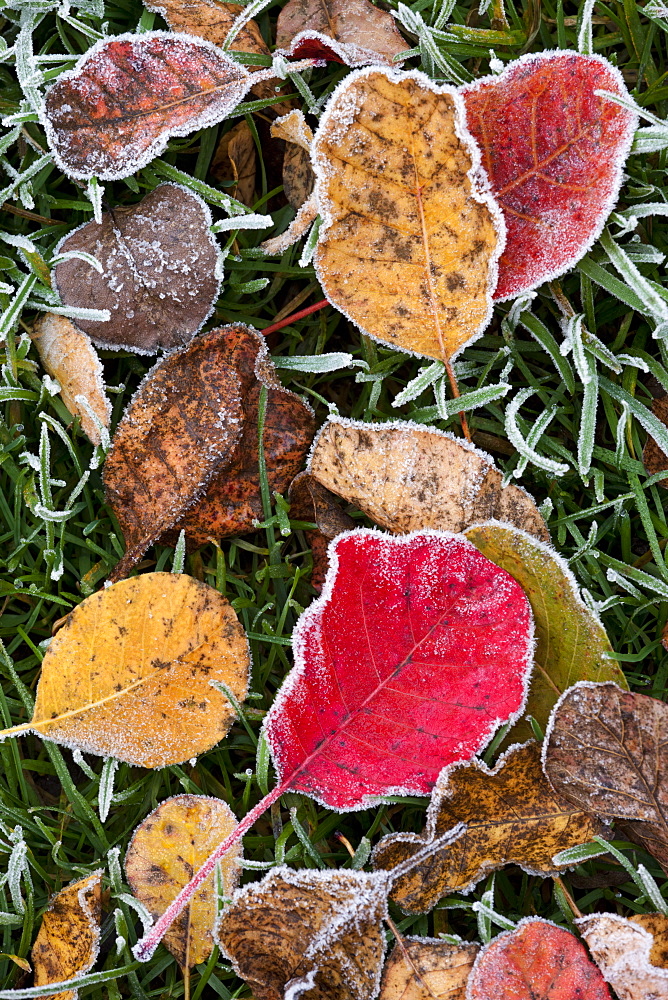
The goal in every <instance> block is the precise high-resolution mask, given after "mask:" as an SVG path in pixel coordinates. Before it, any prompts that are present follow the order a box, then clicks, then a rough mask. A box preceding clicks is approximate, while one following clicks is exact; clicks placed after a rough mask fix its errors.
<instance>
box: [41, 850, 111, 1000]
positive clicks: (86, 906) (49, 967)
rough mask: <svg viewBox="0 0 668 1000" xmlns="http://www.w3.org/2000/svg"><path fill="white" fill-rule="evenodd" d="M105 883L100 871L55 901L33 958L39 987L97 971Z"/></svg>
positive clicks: (66, 995)
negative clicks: (103, 884)
mask: <svg viewBox="0 0 668 1000" xmlns="http://www.w3.org/2000/svg"><path fill="white" fill-rule="evenodd" d="M101 880H102V870H101V869H100V870H99V871H96V872H93V874H92V875H89V876H88V878H84V879H81V881H79V882H74V883H73V884H72V885H68V886H67V887H66V888H65V889H62V890H61V891H60V892H59V893H58V894H57V895H56V896H54V897H53V899H52V900H51V903H50V905H49V908H48V910H47V911H46V913H45V914H44V916H43V918H42V926H41V927H40V929H39V932H38V934H37V937H36V938H35V943H34V945H33V948H32V953H31V956H30V957H31V958H32V964H33V968H34V970H35V986H46V985H47V984H48V983H62V982H65V981H66V980H68V979H74V978H76V977H78V976H82V975H83V974H84V973H85V972H88V970H89V969H91V968H92V967H93V964H94V962H95V959H96V958H97V955H98V952H99V950H100V914H101V909H102V906H101V888H100V884H101ZM77 994H78V991H77V990H64V991H63V992H61V993H50V994H49V995H48V996H47V997H45V998H44V1000H76V997H77Z"/></svg>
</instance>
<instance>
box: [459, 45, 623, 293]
mask: <svg viewBox="0 0 668 1000" xmlns="http://www.w3.org/2000/svg"><path fill="white" fill-rule="evenodd" d="M599 90H605V91H609V92H611V93H613V94H617V95H619V96H623V97H626V99H627V100H630V98H629V94H628V92H627V90H626V86H625V84H624V80H623V78H622V75H621V73H620V72H619V71H618V70H617V69H615V68H614V67H613V66H612V65H611V64H610V63H609V62H607V60H605V59H603V58H601V57H600V56H594V55H581V54H580V53H578V52H558V51H557V52H538V53H532V54H531V55H525V56H522V57H521V58H520V59H517V60H515V61H514V62H512V63H511V64H510V65H509V66H508V67H507V68H506V69H505V70H504V72H503V73H501V74H500V75H499V76H487V77H483V78H482V79H480V80H477V81H475V82H474V83H472V84H468V85H467V86H466V87H464V88H463V90H462V93H463V97H464V101H465V103H466V116H467V122H468V127H469V129H470V130H471V133H472V134H473V136H474V138H475V139H476V140H477V142H478V143H479V145H480V149H481V151H482V162H483V166H484V168H485V170H486V171H487V174H488V176H489V179H490V182H491V186H492V192H493V194H494V196H495V197H496V199H497V201H498V203H499V205H500V206H501V208H502V210H503V214H504V217H505V221H506V229H507V240H506V246H505V250H504V251H503V254H502V255H501V258H500V260H499V283H498V285H497V287H496V291H495V293H494V298H495V299H497V300H503V299H509V298H513V297H514V296H516V295H520V294H521V293H522V292H525V291H527V290H528V289H530V288H535V287H536V286H537V285H540V284H542V283H543V282H544V281H549V280H551V279H552V278H556V277H557V276H558V275H560V274H563V273H564V272H565V271H567V270H569V268H571V267H572V266H573V265H574V264H575V263H576V261H578V260H579V259H580V258H581V257H582V256H583V255H584V254H585V253H586V252H587V250H589V248H590V247H591V246H592V244H593V243H594V241H595V240H596V239H597V238H598V236H599V235H600V234H601V231H602V229H603V225H604V223H605V220H606V218H607V217H608V215H609V214H610V212H611V210H612V209H613V208H614V206H615V203H616V201H617V195H618V193H619V188H620V185H621V181H622V168H623V166H624V161H625V159H626V156H627V154H628V152H629V149H630V148H631V142H632V140H633V133H634V131H635V129H636V128H637V127H638V119H637V116H636V115H635V114H633V113H632V112H630V111H628V110H626V109H625V108H622V107H620V106H619V105H618V104H615V103H614V102H613V101H610V100H606V99H605V98H604V97H601V96H599V95H598V94H597V93H596V91H599Z"/></svg>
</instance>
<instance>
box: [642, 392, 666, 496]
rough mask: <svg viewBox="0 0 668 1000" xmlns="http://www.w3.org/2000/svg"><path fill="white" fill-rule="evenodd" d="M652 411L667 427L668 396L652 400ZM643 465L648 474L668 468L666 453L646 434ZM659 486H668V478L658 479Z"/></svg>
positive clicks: (653, 474)
mask: <svg viewBox="0 0 668 1000" xmlns="http://www.w3.org/2000/svg"><path fill="white" fill-rule="evenodd" d="M652 413H653V414H654V416H655V417H658V418H659V420H660V421H661V423H662V424H665V425H666V426H667V427H668V396H663V397H662V398H660V399H653V400H652ZM642 460H643V465H644V466H645V468H646V469H647V472H648V473H649V475H650V476H655V475H656V474H657V472H663V471H664V470H665V469H668V455H666V453H665V452H664V451H662V450H661V449H660V448H659V446H658V444H657V443H656V441H655V440H654V438H653V437H651V436H648V437H647V441H646V442H645V447H644V448H643V453H642ZM658 485H659V486H664V487H668V478H666V479H660V480H659V483H658Z"/></svg>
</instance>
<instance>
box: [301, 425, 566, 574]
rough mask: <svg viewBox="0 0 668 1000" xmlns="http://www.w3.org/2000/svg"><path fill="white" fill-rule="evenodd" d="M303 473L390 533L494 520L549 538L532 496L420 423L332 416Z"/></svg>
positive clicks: (481, 456) (480, 456)
mask: <svg viewBox="0 0 668 1000" xmlns="http://www.w3.org/2000/svg"><path fill="white" fill-rule="evenodd" d="M308 471H309V472H310V473H311V475H313V476H314V477H315V478H316V479H317V480H318V481H319V482H321V483H322V484H323V486H325V487H327V489H328V490H331V491H332V492H333V493H336V494H338V496H341V497H343V498H344V499H345V500H347V501H348V502H349V503H352V504H354V505H355V506H356V507H358V508H359V509H360V510H362V511H364V513H365V514H367V515H368V516H369V517H370V518H371V519H372V521H375V522H376V524H379V525H381V527H383V528H388V529H389V530H390V531H393V532H397V533H402V532H409V531H416V530H417V529H419V528H441V529H443V530H447V531H455V532H457V531H462V530H463V529H464V528H467V527H468V526H469V525H471V524H475V523H476V522H478V521H481V520H488V519H490V518H497V519H498V520H500V521H508V522H510V523H511V524H515V525H517V527H520V528H524V529H525V530H526V531H529V532H531V534H533V535H537V536H538V537H539V538H540V539H542V540H544V541H549V537H550V536H549V533H548V530H547V527H546V525H545V521H544V520H543V518H542V517H541V515H540V513H539V512H538V509H537V508H536V505H535V503H534V501H533V500H532V498H531V497H530V496H529V494H528V493H525V491H524V490H523V489H520V487H519V486H514V485H512V484H511V485H508V486H502V484H501V481H502V475H501V473H500V472H499V470H498V469H497V468H496V466H495V465H494V462H493V460H492V459H491V458H490V457H489V455H487V454H485V452H483V451H479V450H478V449H477V448H476V447H475V446H474V445H472V444H469V443H468V442H466V441H462V440H461V438H456V437H454V435H452V434H447V433H446V432H444V431H439V430H435V429H434V428H427V427H424V426H422V425H421V424H415V423H410V422H408V421H406V422H404V421H396V422H392V423H386V424H384V423H381V424H368V423H364V422H362V421H356V420H346V419H343V418H341V417H330V418H329V420H328V421H327V422H326V423H325V424H324V425H323V427H322V429H321V431H320V433H319V434H318V437H317V438H316V440H315V442H314V445H313V451H312V453H311V457H310V459H309V465H308ZM492 561H494V560H492Z"/></svg>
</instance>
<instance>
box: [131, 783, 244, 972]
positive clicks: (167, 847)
mask: <svg viewBox="0 0 668 1000" xmlns="http://www.w3.org/2000/svg"><path fill="white" fill-rule="evenodd" d="M236 825H237V819H236V816H235V815H234V813H233V812H232V810H231V809H230V808H229V806H228V805H226V803H225V802H223V801H222V800H221V799H214V798H211V797H210V796H208V795H174V796H173V797H172V798H171V799H166V800H165V801H164V802H161V803H160V805H159V806H158V807H157V809H154V810H153V812H152V813H150V814H149V815H148V816H147V817H146V819H145V820H143V822H142V823H140V824H139V826H138V827H137V829H136V830H135V832H134V834H133V836H132V840H131V841H130V844H129V846H128V850H127V853H126V855H125V874H126V877H127V880H128V883H129V885H130V888H131V889H132V892H133V895H134V896H136V897H137V899H138V900H139V901H140V902H142V903H143V904H144V906H145V907H146V908H147V910H148V911H149V913H150V914H151V915H152V916H153V917H154V918H155V917H159V916H160V914H161V913H164V911H165V910H166V909H167V907H168V906H169V904H170V903H171V902H172V900H173V899H174V898H175V897H176V896H177V894H178V893H179V892H180V890H181V889H182V888H183V886H184V885H186V884H187V883H188V882H189V881H190V879H191V878H192V876H193V874H194V873H195V872H196V871H197V869H198V868H199V867H200V866H201V865H202V864H203V862H204V861H206V859H207V858H208V856H209V854H211V852H212V851H213V849H214V848H215V847H216V845H217V844H218V843H219V842H220V841H221V840H224V839H225V837H226V836H227V835H228V834H229V833H231V832H232V830H234V828H235V827H236ZM241 853H242V852H241V845H240V844H237V845H235V846H234V847H233V848H232V849H231V850H230V851H229V852H228V854H227V855H226V856H225V857H224V858H223V859H222V861H221V864H220V868H221V874H222V891H223V895H224V896H226V897H230V896H231V895H232V893H233V892H234V890H235V889H236V887H237V884H238V881H239V875H240V869H239V866H238V864H237V862H238V860H239V859H240V857H241ZM216 913H217V906H216V889H215V885H214V876H213V874H211V875H210V876H209V878H208V879H207V880H206V882H205V883H204V884H203V885H202V886H200V888H199V889H198V891H197V893H196V894H195V895H194V896H193V898H192V900H191V902H190V905H189V906H188V907H186V909H185V910H184V911H183V913H182V914H181V916H180V917H179V919H178V920H176V921H175V922H174V923H173V924H172V926H171V927H170V929H169V931H168V932H167V934H166V935H165V939H164V942H163V943H164V945H165V947H166V948H168V949H169V951H171V953H172V955H174V957H175V958H176V961H177V962H178V963H179V965H180V966H181V968H182V969H184V970H185V969H191V968H192V967H193V966H194V965H199V964H200V962H206V961H207V959H208V958H209V956H210V954H211V952H212V951H213V947H214V941H213V936H212V933H211V931H212V928H213V925H214V923H215V921H216Z"/></svg>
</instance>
